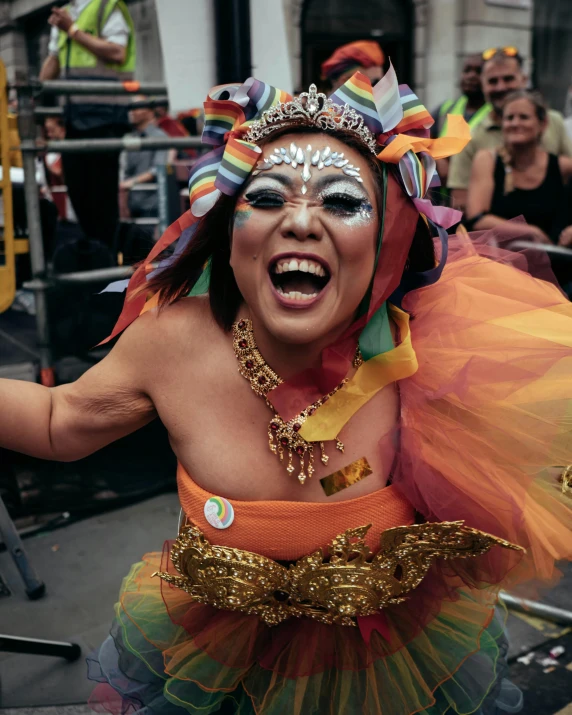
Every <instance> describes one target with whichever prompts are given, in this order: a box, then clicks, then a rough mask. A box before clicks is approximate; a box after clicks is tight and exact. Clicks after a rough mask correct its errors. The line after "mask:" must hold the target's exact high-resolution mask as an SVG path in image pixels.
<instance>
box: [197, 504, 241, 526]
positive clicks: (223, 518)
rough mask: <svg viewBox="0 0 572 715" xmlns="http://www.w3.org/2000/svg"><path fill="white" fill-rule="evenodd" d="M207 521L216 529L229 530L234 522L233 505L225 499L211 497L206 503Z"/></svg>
mask: <svg viewBox="0 0 572 715" xmlns="http://www.w3.org/2000/svg"><path fill="white" fill-rule="evenodd" d="M204 513H205V519H206V520H207V521H208V523H209V524H210V525H211V526H214V528H215V529H228V527H229V526H230V525H231V524H232V522H233V521H234V509H233V508H232V504H231V503H230V502H229V501H228V499H225V498H224V497H211V498H210V499H207V500H206V502H205V508H204Z"/></svg>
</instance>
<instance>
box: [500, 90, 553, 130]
mask: <svg viewBox="0 0 572 715" xmlns="http://www.w3.org/2000/svg"><path fill="white" fill-rule="evenodd" d="M518 99H526V100H527V101H528V102H530V103H531V104H532V106H533V107H534V111H535V113H536V117H537V119H538V120H539V121H541V122H543V121H544V120H545V119H546V116H547V114H548V107H547V106H546V102H545V100H544V97H543V96H542V95H541V94H540V92H537V91H536V90H534V91H530V90H528V89H515V90H514V92H511V93H510V94H508V95H507V97H506V99H505V100H504V105H503V115H504V112H505V110H506V108H507V107H508V105H509V104H510V103H511V102H516V100H518Z"/></svg>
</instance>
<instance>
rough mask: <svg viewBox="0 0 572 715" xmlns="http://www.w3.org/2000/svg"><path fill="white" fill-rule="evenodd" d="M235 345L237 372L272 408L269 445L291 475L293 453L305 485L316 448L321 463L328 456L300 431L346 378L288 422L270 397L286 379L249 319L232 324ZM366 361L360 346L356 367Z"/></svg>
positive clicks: (340, 445)
mask: <svg viewBox="0 0 572 715" xmlns="http://www.w3.org/2000/svg"><path fill="white" fill-rule="evenodd" d="M232 337H233V339H232V344H233V348H234V353H235V355H236V358H237V360H238V371H239V372H240V374H241V375H242V376H243V377H244V378H245V379H246V380H248V382H249V383H250V387H251V388H252V390H253V391H254V392H255V393H256V394H257V395H258V396H259V397H262V398H263V399H264V401H265V402H266V404H267V406H268V407H269V408H270V409H271V410H272V412H273V413H274V416H273V417H272V419H271V420H270V422H269V424H268V446H269V448H270V451H271V452H273V453H274V454H276V455H277V456H278V458H279V459H280V461H281V462H284V461H285V459H286V462H287V464H286V471H287V472H288V474H292V472H294V471H295V467H294V464H293V461H294V455H296V457H297V458H298V460H299V465H300V472H299V474H298V480H299V482H300V484H304V482H305V481H306V479H307V478H309V477H311V476H312V474H313V473H314V471H315V470H314V454H315V451H316V450H317V449H319V450H320V460H321V462H322V464H327V463H328V460H329V457H328V455H327V454H326V450H325V447H324V443H323V442H308V441H306V440H305V439H304V438H303V437H302V436H301V435H300V434H299V432H300V430H301V429H302V425H303V424H304V422H305V421H306V420H307V419H308V417H310V415H313V414H314V412H315V411H316V410H317V409H318V407H320V406H321V405H323V404H324V403H325V402H327V401H328V400H329V399H330V397H332V396H333V395H335V394H336V392H338V390H341V388H342V387H343V386H344V385H345V384H346V382H347V379H345V380H343V381H342V382H341V383H340V384H339V385H338V386H337V387H336V388H334V389H333V390H332V391H331V392H329V393H328V394H327V395H324V396H323V397H320V399H319V400H316V401H315V402H313V403H312V404H311V405H309V406H308V407H306V408H305V409H304V410H302V411H301V412H300V413H299V414H297V415H296V416H295V417H293V418H292V419H291V420H288V421H287V422H286V421H284V420H283V419H282V417H280V415H279V414H278V413H277V412H276V410H275V409H274V406H273V405H272V403H271V402H270V400H269V399H268V393H269V392H271V391H272V390H273V389H274V388H275V387H278V385H281V384H282V382H283V380H282V378H281V377H279V375H277V374H276V373H275V372H274V370H273V369H272V368H271V367H270V365H268V363H267V362H266V360H264V358H263V357H262V355H261V353H260V351H259V349H258V346H257V345H256V340H255V339H254V332H253V329H252V322H251V321H250V320H248V319H246V318H243V319H242V320H239V321H237V322H235V323H234V324H233V326H232ZM362 363H363V360H362V357H361V354H360V352H359V349H358V350H357V351H356V356H355V358H354V363H353V364H354V367H356V368H357V367H359V366H360V365H361V364H362ZM336 449H338V450H339V451H340V452H343V451H344V445H343V442H341V441H340V440H339V439H338V440H336Z"/></svg>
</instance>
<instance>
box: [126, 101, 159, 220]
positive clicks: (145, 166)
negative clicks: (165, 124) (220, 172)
mask: <svg viewBox="0 0 572 715" xmlns="http://www.w3.org/2000/svg"><path fill="white" fill-rule="evenodd" d="M145 104H147V106H145ZM148 105H149V103H148V101H147V102H146V98H145V97H136V98H135V104H134V106H133V107H132V109H131V110H130V112H129V120H130V122H131V125H132V126H133V128H134V130H135V131H134V132H132V134H131V136H133V137H140V138H143V137H166V136H167V134H166V133H165V132H164V131H163V130H162V129H159V127H158V126H156V124H155V115H154V113H153V110H152V109H151V108H150V107H149V106H148ZM167 162H168V150H166V149H157V150H149V149H146V150H143V151H127V152H125V156H124V171H123V179H122V181H121V184H120V187H121V189H122V190H124V191H129V196H128V201H127V203H128V206H129V213H130V214H131V216H132V217H133V218H148V217H156V216H157V215H158V209H159V198H158V195H157V191H156V190H155V191H153V190H149V191H144V190H139V191H138V190H135V191H134V190H133V189H134V187H135V186H138V185H140V184H147V183H152V182H156V181H157V167H158V166H164V165H165V164H167Z"/></svg>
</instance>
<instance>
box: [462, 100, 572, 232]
mask: <svg viewBox="0 0 572 715" xmlns="http://www.w3.org/2000/svg"><path fill="white" fill-rule="evenodd" d="M546 122H547V120H546V106H545V104H544V102H543V100H542V98H541V97H540V95H538V94H537V93H536V92H527V91H524V90H519V91H517V92H513V93H511V94H510V95H509V96H508V97H507V100H506V103H505V105H504V110H503V118H502V131H503V139H504V143H503V146H502V147H501V148H500V149H499V150H498V151H492V150H490V149H483V150H481V151H479V152H477V154H476V156H475V159H474V161H473V166H472V171H471V181H470V185H469V194H468V197H467V217H468V223H469V224H471V227H472V228H474V229H488V228H494V227H495V226H500V225H503V224H504V226H503V228H504V229H505V230H509V231H510V230H513V229H512V227H511V225H510V224H507V220H508V219H511V218H515V217H516V216H524V218H525V219H526V221H527V223H528V224H530V233H531V238H532V240H534V241H536V242H538V243H558V242H559V240H560V238H561V234H562V232H563V230H564V229H565V227H566V226H568V225H569V224H570V223H572V217H571V216H570V208H569V201H568V195H567V191H566V184H567V182H568V180H569V179H570V177H572V159H570V158H569V157H565V156H560V157H557V156H555V155H554V154H547V153H546V152H545V151H544V150H543V149H542V147H541V146H540V138H541V136H542V133H543V131H544V130H545V128H546ZM514 230H515V233H518V234H519V235H522V227H518V226H515V227H514ZM562 238H564V237H562Z"/></svg>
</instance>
